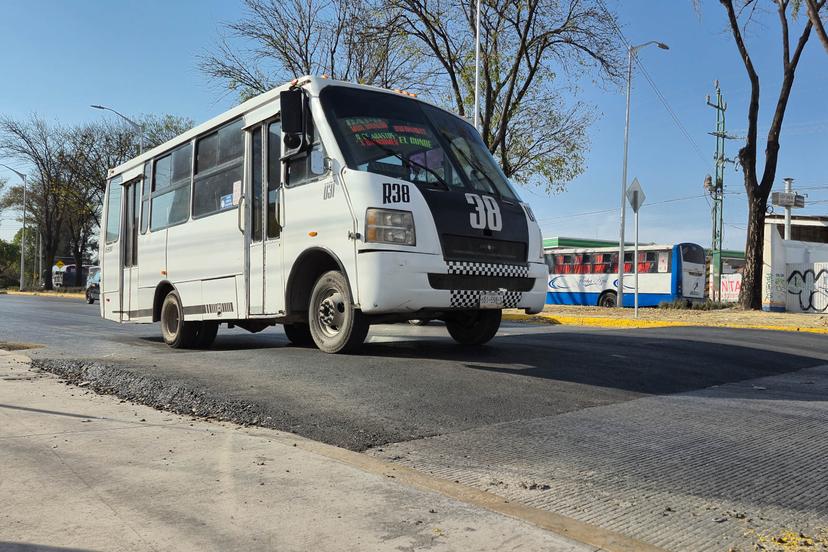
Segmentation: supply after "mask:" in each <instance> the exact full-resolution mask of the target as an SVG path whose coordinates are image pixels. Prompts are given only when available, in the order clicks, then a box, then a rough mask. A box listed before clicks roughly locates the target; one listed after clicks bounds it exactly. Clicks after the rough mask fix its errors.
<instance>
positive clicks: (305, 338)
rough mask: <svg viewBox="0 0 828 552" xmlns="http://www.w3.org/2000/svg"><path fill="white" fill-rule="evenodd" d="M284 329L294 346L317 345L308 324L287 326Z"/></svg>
mask: <svg viewBox="0 0 828 552" xmlns="http://www.w3.org/2000/svg"><path fill="white" fill-rule="evenodd" d="M282 329H283V330H284V331H285V335H286V336H287V338H288V341H290V342H291V343H292V344H294V345H296V346H297V347H312V346H314V345H315V343H314V342H313V336H312V335H311V332H310V326H308V325H307V324H301V323H300V324H285V325H284V326H283V327H282Z"/></svg>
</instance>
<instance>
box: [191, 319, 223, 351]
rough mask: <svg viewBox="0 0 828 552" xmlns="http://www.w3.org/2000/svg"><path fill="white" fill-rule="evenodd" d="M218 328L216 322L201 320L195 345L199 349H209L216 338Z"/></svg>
mask: <svg viewBox="0 0 828 552" xmlns="http://www.w3.org/2000/svg"><path fill="white" fill-rule="evenodd" d="M218 329H219V323H218V322H202V323H201V324H199V325H198V331H197V333H196V337H195V343H194V344H195V346H196V347H197V348H199V349H209V348H210V347H211V346H212V345H213V342H214V341H215V340H216V334H218Z"/></svg>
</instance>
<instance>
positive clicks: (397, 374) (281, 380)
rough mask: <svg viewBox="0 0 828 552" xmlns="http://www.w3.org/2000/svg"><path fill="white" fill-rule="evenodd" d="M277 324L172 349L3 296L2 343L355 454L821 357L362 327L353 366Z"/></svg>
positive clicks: (572, 336)
mask: <svg viewBox="0 0 828 552" xmlns="http://www.w3.org/2000/svg"><path fill="white" fill-rule="evenodd" d="M280 328H281V327H280V326H276V327H274V328H272V329H269V330H265V331H264V332H262V333H260V334H250V333H248V332H246V331H244V330H240V329H234V330H228V329H226V328H222V329H221V330H220V331H219V336H218V338H217V340H216V343H215V346H214V347H213V349H212V350H209V351H178V350H172V349H169V348H168V347H167V346H166V345H165V344H164V343H163V342H162V341H161V337H160V329H159V327H158V325H157V324H152V325H130V324H124V325H119V324H116V323H113V322H110V321H107V320H103V319H101V318H100V316H99V313H98V304H97V303H96V304H95V305H94V306H90V305H87V304H85V303H84V302H82V301H79V300H76V299H62V298H52V297H27V296H13V295H3V296H0V341H4V340H5V341H12V342H33V343H38V344H42V345H45V346H46V347H44V348H41V349H35V350H33V351H31V352H30V354H31V356H33V357H34V358H83V359H96V360H104V361H107V362H116V361H117V362H119V363H122V364H123V365H125V366H127V367H128V368H129V369H131V370H135V371H136V372H139V373H146V374H152V375H153V376H154V377H157V378H162V379H169V380H175V381H178V382H184V383H186V384H188V385H190V386H193V387H195V388H199V389H208V390H209V391H210V393H212V394H214V395H218V396H222V397H225V398H228V399H237V400H242V401H246V402H249V403H252V404H255V405H257V407H260V408H261V409H262V411H263V412H264V413H266V414H267V415H269V416H272V417H273V419H274V420H275V422H274V425H275V426H276V427H279V428H281V429H287V430H290V431H293V432H295V433H298V434H301V435H303V436H307V437H311V438H314V439H318V440H321V441H325V442H328V443H331V444H335V445H338V446H343V447H346V448H350V449H354V450H363V449H365V448H367V447H371V446H377V445H381V444H384V443H391V442H398V441H405V440H410V439H415V438H420V437H424V436H430V435H439V434H444V433H451V432H456V431H461V430H466V429H469V428H472V427H478V426H486V425H491V424H495V423H501V422H507V421H512V420H525V419H531V418H538V417H543V416H551V415H556V414H561V413H565V412H570V411H577V410H581V409H584V408H589V407H594V406H601V405H607V404H614V403H619V402H623V401H629V400H632V399H636V398H639V397H642V396H646V395H663V394H670V393H679V392H686V391H691V390H694V389H701V388H705V387H710V386H712V385H720V384H724V383H727V382H734V381H739V380H747V379H751V378H756V377H761V376H766V375H771V374H779V373H784V372H789V371H793V370H799V369H802V368H806V367H809V366H814V365H818V364H823V363H824V362H825V361H826V360H828V347H826V345H825V337H824V336H817V335H805V334H802V335H800V334H792V333H781V332H760V331H744V330H721V329H701V328H686V329H684V328H680V329H676V328H665V329H657V330H634V331H626V332H623V331H608V330H587V329H583V328H574V327H569V326H558V327H555V326H532V325H526V324H508V323H504V325H503V327H502V330H501V332H500V334H499V335H498V336H497V337H496V338H495V339H494V340H493V341H492V342H491V343H490V344H489V345H487V346H485V347H482V348H479V349H471V350H470V349H466V348H462V347H459V346H457V345H456V344H455V343H454V341H452V340H451V338H450V337H449V336H448V334H447V332H446V330H445V327H443V326H442V325H440V324H437V323H435V324H433V325H430V326H427V327H413V326H410V325H408V324H395V325H382V326H375V327H373V328H372V330H371V333H370V334H369V338H368V342H367V344H366V345H365V347H364V348H363V349H362V351H361V352H360V354H358V355H349V356H343V355H338V356H330V355H327V354H324V353H322V352H320V351H318V350H316V349H305V348H298V347H294V346H292V345H291V344H290V343H289V342H288V341H287V338H286V337H285V336H284V334H283V333H282V331H281V329H280Z"/></svg>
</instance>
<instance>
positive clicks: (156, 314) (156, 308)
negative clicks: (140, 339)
mask: <svg viewBox="0 0 828 552" xmlns="http://www.w3.org/2000/svg"><path fill="white" fill-rule="evenodd" d="M171 291H175V286H174V285H172V284H171V283H170V282H169V281H168V280H162V281H161V282H159V284H158V285H157V286H155V295H154V297H153V298H152V321H153V322H158V321H159V320H161V305H163V304H164V298H165V297H166V296H167V295H168V294H169V293H170V292H171Z"/></svg>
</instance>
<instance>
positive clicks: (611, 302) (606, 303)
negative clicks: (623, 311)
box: [598, 291, 618, 308]
mask: <svg viewBox="0 0 828 552" xmlns="http://www.w3.org/2000/svg"><path fill="white" fill-rule="evenodd" d="M617 305H618V294H617V293H615V292H614V291H605V292H604V293H602V294H601V296H600V297H599V298H598V306H599V307H607V308H615V307H616V306H617Z"/></svg>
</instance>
